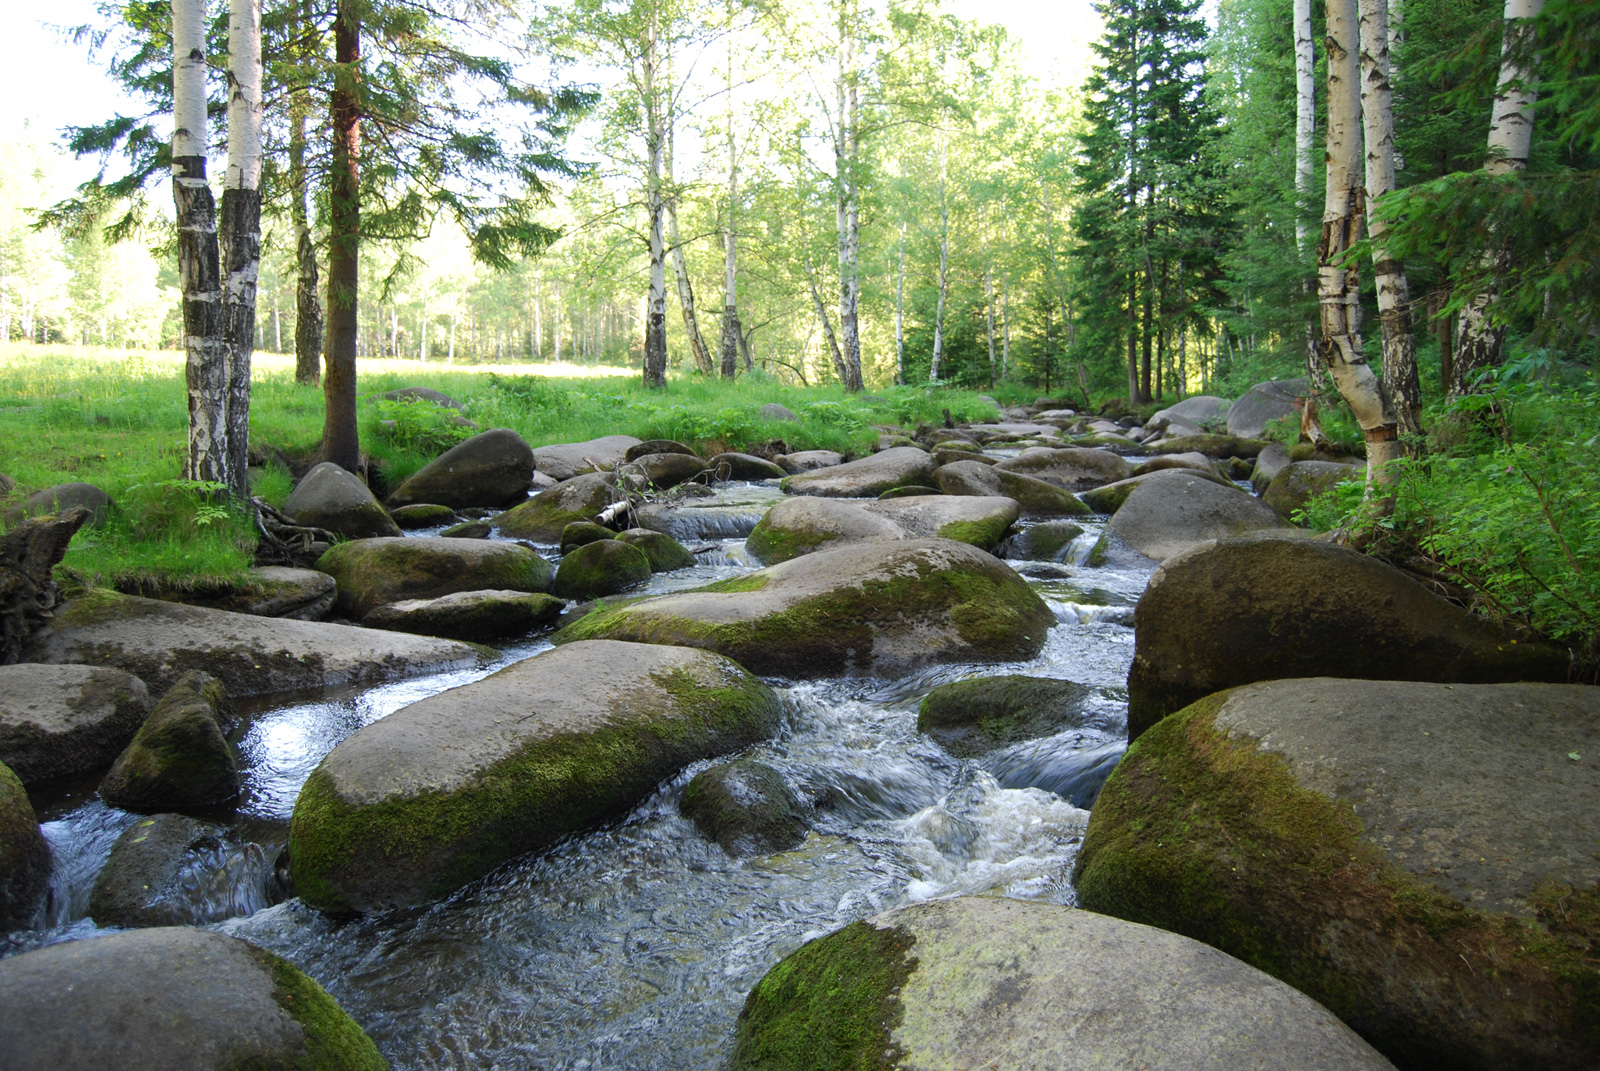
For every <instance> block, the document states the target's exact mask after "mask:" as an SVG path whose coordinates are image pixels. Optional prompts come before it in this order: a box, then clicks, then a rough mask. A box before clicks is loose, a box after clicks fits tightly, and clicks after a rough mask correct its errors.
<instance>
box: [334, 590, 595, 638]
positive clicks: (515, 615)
mask: <svg viewBox="0 0 1600 1071" xmlns="http://www.w3.org/2000/svg"><path fill="white" fill-rule="evenodd" d="M565 605H566V603H564V602H563V601H562V600H561V599H558V598H555V597H554V596H552V595H544V594H541V593H538V592H526V591H458V592H455V593H453V594H450V595H441V596H440V597H439V598H437V599H407V600H404V601H402V602H396V603H390V604H389V605H387V606H379V607H378V608H377V609H375V610H373V611H372V612H371V613H369V614H368V615H367V616H366V617H365V618H363V619H362V624H363V625H365V626H366V627H368V628H382V629H392V630H394V631H396V632H410V633H415V634H417V635H421V636H441V637H443V638H445V639H450V640H467V641H470V642H473V643H496V642H498V641H501V640H507V639H513V638H515V637H518V636H525V635H527V634H528V633H529V632H532V631H533V630H534V629H536V628H540V627H542V626H544V625H548V624H550V623H551V622H553V621H555V619H556V618H558V617H560V616H561V609H562V607H563V606H565Z"/></svg>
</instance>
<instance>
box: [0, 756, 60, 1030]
mask: <svg viewBox="0 0 1600 1071" xmlns="http://www.w3.org/2000/svg"><path fill="white" fill-rule="evenodd" d="M49 881H50V846H49V845H48V844H47V843H45V839H44V834H43V833H41V832H40V830H39V819H38V817H37V816H36V815H35V814H34V812H33V804H32V803H30V802H29V801H28V790H27V789H25V788H23V787H22V781H21V780H19V779H18V777H17V775H16V774H14V773H12V772H11V768H10V767H8V766H6V765H5V764H4V763H0V933H4V932H6V931H7V930H11V929H14V928H15V927H18V926H25V925H27V924H28V922H29V921H30V920H31V919H32V917H33V913H34V909H35V908H36V907H37V906H38V904H39V898H40V897H41V896H42V895H43V894H44V889H45V886H46V885H47V884H49ZM10 1014H11V1011H10V1009H7V1012H6V1015H10ZM5 1017H6V1016H0V1019H4V1018H5ZM0 1051H3V1049H0Z"/></svg>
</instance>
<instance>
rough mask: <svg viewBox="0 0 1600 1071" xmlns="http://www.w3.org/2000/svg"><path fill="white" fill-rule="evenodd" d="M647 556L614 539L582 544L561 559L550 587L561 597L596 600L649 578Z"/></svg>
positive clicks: (649, 571)
mask: <svg viewBox="0 0 1600 1071" xmlns="http://www.w3.org/2000/svg"><path fill="white" fill-rule="evenodd" d="M650 573H651V569H650V559H649V557H648V556H647V555H646V554H645V552H644V551H642V550H640V549H639V548H638V547H635V546H630V545H629V544H627V543H624V542H622V541H620V540H616V539H604V540H601V541H600V542H598V543H585V544H584V545H583V546H581V547H578V548H577V549H576V550H574V551H572V552H571V553H570V554H567V555H566V556H565V557H563V558H562V559H561V565H560V566H559V567H557V569H556V578H555V582H554V584H553V586H552V589H551V590H553V591H554V592H555V593H556V594H557V595H559V596H560V597H561V598H563V599H578V600H585V599H598V598H602V597H604V596H606V595H616V594H618V593H619V592H623V591H627V590H628V589H629V588H631V587H637V586H638V585H640V584H643V583H644V582H645V581H646V580H649V579H650Z"/></svg>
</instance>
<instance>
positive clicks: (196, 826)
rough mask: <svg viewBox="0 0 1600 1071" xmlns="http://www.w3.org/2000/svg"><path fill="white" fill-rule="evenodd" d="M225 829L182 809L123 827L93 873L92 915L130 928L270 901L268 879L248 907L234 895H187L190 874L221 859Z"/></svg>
mask: <svg viewBox="0 0 1600 1071" xmlns="http://www.w3.org/2000/svg"><path fill="white" fill-rule="evenodd" d="M226 833H227V831H226V830H225V829H223V828H222V827H221V826H219V825H214V824H213V823H211V822H201V821H197V820H195V819H193V818H188V817H185V816H184V815H180V814H157V815H152V816H150V817H149V818H141V819H140V820H139V821H137V822H135V823H134V824H133V825H131V826H129V827H128V828H127V829H125V830H123V832H122V836H120V837H118V838H117V843H116V844H115V845H114V846H113V847H112V849H111V857H110V858H109V859H107V860H106V864H105V866H103V867H101V868H100V873H99V874H98V875H97V876H96V877H95V879H94V891H93V893H92V894H91V895H90V897H89V917H90V918H92V919H94V922H95V925H96V926H101V927H117V928H119V929H131V928H134V927H139V926H181V925H185V924H189V925H193V924H196V923H206V922H220V921H222V920H223V919H225V918H232V917H233V916H235V915H240V914H247V913H248V911H249V910H259V909H260V908H262V907H266V906H267V904H266V902H265V901H266V899H267V896H266V892H267V886H266V880H263V882H262V884H261V888H260V889H259V890H256V891H257V893H258V895H257V896H256V897H255V899H256V900H257V901H258V902H257V903H255V904H253V905H249V906H248V908H247V909H241V906H240V905H236V904H235V903H234V898H233V897H227V898H222V897H218V898H214V899H213V900H212V902H210V903H204V902H199V901H194V900H192V899H191V898H189V897H186V896H185V895H184V888H183V883H184V878H185V877H186V876H189V875H191V874H192V872H194V871H196V870H201V869H205V868H207V867H214V866H217V865H219V864H220V862H221V859H222V853H223V850H224V842H223V838H224V836H225V835H226ZM263 878H264V879H265V875H264V874H263Z"/></svg>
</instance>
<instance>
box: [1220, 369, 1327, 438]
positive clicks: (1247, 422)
mask: <svg viewBox="0 0 1600 1071" xmlns="http://www.w3.org/2000/svg"><path fill="white" fill-rule="evenodd" d="M1310 392H1311V386H1310V384H1309V383H1307V382H1306V380H1304V379H1279V380H1269V381H1267V382H1265V383H1257V384H1256V385H1255V386H1253V387H1251V388H1250V389H1249V390H1248V391H1246V392H1245V393H1244V395H1243V396H1241V397H1240V398H1239V400H1238V401H1236V402H1234V403H1233V405H1231V406H1229V407H1228V434H1229V435H1239V436H1242V437H1244V438H1247V439H1258V438H1260V437H1261V434H1262V433H1263V432H1265V431H1266V430H1267V424H1269V423H1270V422H1272V421H1274V420H1281V419H1283V418H1284V417H1292V416H1295V415H1296V414H1295V408H1294V400H1295V399H1296V398H1303V397H1305V396H1306V395H1307V394H1309V393H1310Z"/></svg>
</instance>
